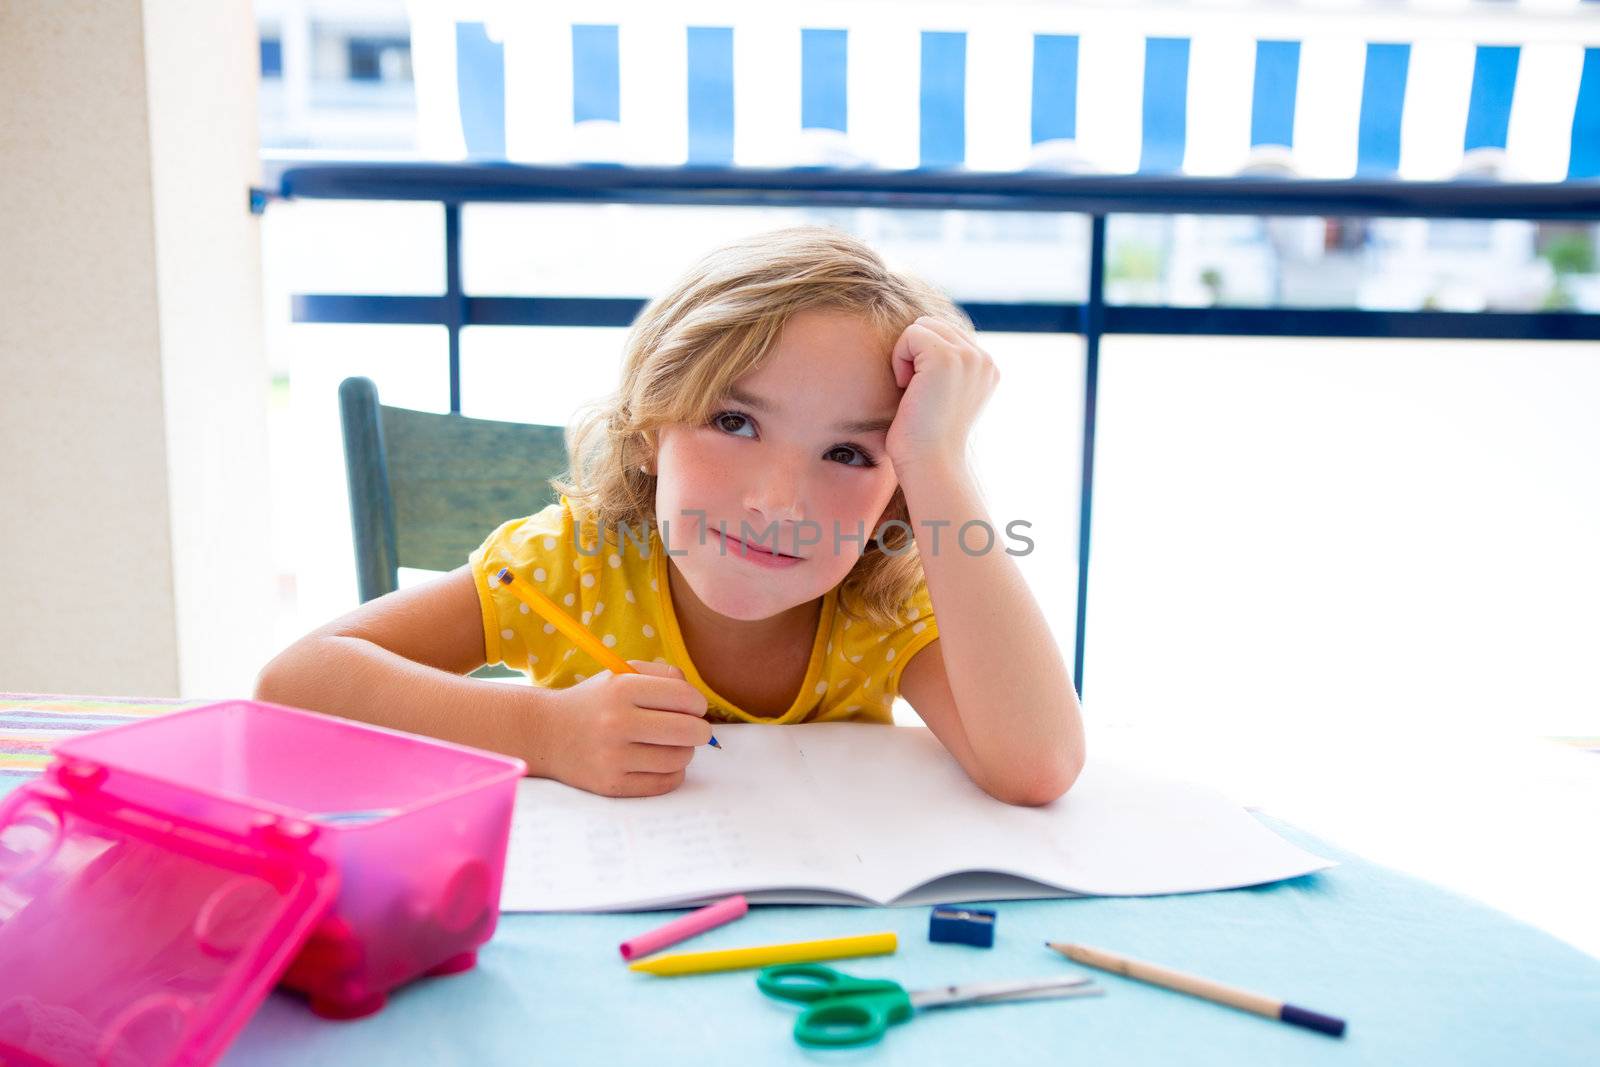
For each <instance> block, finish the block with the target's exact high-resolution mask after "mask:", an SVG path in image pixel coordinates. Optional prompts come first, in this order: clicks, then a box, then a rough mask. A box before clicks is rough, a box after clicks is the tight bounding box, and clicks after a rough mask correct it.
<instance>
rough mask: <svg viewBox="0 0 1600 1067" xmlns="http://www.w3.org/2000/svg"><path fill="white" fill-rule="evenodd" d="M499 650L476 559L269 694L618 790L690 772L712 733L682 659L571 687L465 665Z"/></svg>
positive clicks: (384, 611)
mask: <svg viewBox="0 0 1600 1067" xmlns="http://www.w3.org/2000/svg"><path fill="white" fill-rule="evenodd" d="M485 658H486V653H485V651H484V641H483V621H482V614H481V613H480V611H479V608H478V592H477V590H476V589H475V588H474V587H473V578H472V571H471V568H470V567H462V568H460V569H458V570H455V571H452V572H450V573H449V574H447V575H445V576H443V577H441V578H437V579H435V580H434V581H431V582H428V583H426V584H424V585H419V586H415V587H412V588H409V589H401V590H398V591H396V592H393V593H390V594H388V595H387V596H382V597H379V598H378V599H377V600H373V601H370V602H368V603H366V604H363V605H362V606H361V607H359V608H357V609H356V610H355V611H352V612H350V614H348V615H345V616H343V617H342V618H339V619H336V620H334V621H333V622H331V623H329V624H328V625H326V626H324V627H322V628H321V629H318V630H313V631H312V632H311V633H309V634H307V635H306V636H305V637H302V638H301V639H300V640H298V641H296V642H295V643H294V644H292V645H290V646H289V647H288V648H286V649H284V650H283V652H281V653H279V654H278V656H277V657H276V658H275V659H274V660H273V661H272V662H271V663H268V664H267V665H266V667H265V668H263V669H262V671H261V674H260V676H259V677H258V678H257V679H256V697H257V698H258V699H261V700H267V701H271V702H273V703H277V704H289V705H292V706H294V707H300V708H309V709H310V710H312V711H321V712H326V713H327V714H330V715H342V716H344V717H346V718H350V719H357V720H359V721H361V722H367V723H372V724H373V725H376V726H387V727H390V728H391V729H395V730H406V731H409V732H411V733H417V734H426V735H428V736H430V737H437V738H439V739H441V740H444V741H454V742H456V743H458V744H463V745H472V746H474V747H476V748H486V749H491V750H493V751H495V752H503V753H505V754H506V755H508V756H516V757H517V758H519V759H521V760H522V761H523V762H525V763H527V765H528V773H529V774H531V775H534V776H535V777H540V778H554V779H557V780H559V781H562V782H565V783H566V784H568V785H571V786H576V787H577V788H579V789H587V790H588V791H589V792H591V793H600V794H604V795H606V796H655V795H658V794H661V793H666V792H670V791H671V790H673V789H676V788H677V787H678V786H680V785H682V784H683V780H684V774H685V769H686V768H687V767H688V765H689V762H690V761H691V760H692V759H693V758H694V753H695V749H696V748H698V747H699V746H701V745H704V744H706V742H707V741H709V740H710V739H711V727H710V725H709V724H708V723H707V722H706V721H705V714H706V698H705V696H704V695H702V694H701V693H700V691H699V690H697V689H695V688H694V686H692V685H690V684H689V683H688V682H687V681H685V680H684V677H683V672H682V671H680V670H678V669H677V668H676V667H668V666H663V665H662V664H659V663H645V662H641V661H629V662H631V663H632V664H633V667H634V669H635V670H636V671H637V672H638V673H635V674H620V675H618V674H613V673H612V672H611V671H601V672H599V673H598V674H595V675H594V676H592V677H590V678H586V679H585V680H584V681H583V682H582V683H581V684H580V685H576V686H572V687H570V688H567V689H542V688H540V687H538V686H527V685H506V684H504V683H501V682H494V681H489V680H487V679H482V678H468V677H465V675H466V674H467V672H469V671H474V670H477V669H478V668H479V667H481V666H483V664H484V660H485Z"/></svg>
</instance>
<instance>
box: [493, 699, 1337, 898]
mask: <svg viewBox="0 0 1600 1067" xmlns="http://www.w3.org/2000/svg"><path fill="white" fill-rule="evenodd" d="M717 738H718V740H719V741H721V742H722V743H723V745H724V746H725V748H724V750H723V751H717V750H715V749H702V750H700V751H699V752H698V753H696V755H695V758H694V762H693V763H691V764H690V766H689V773H688V777H687V780H686V781H685V783H684V784H683V785H682V786H681V787H680V788H678V789H677V790H676V791H674V792H672V793H668V794H667V795H665V796H660V797H646V798H634V799H613V798H609V797H600V796H595V795H594V794H592V793H585V792H583V791H582V790H578V789H573V788H571V787H569V786H565V785H561V784H560V783H557V782H553V781H550V780H548V779H525V780H524V781H523V782H522V783H521V784H520V785H519V787H518V789H519V791H518V795H517V807H516V813H515V816H514V818H513V820H512V828H511V845H510V851H509V854H508V856H507V857H506V879H505V886H504V889H503V890H502V894H501V901H500V907H501V910H503V911H635V910H645V909H652V908H668V907H684V906H691V905H697V904H703V903H706V902H708V901H710V900H715V899H719V898H721V897H724V896H728V895H730V894H733V893H744V894H746V896H748V897H749V899H750V900H751V902H752V903H772V904H777V903H799V904H887V905H894V906H909V905H916V904H931V903H940V902H947V901H961V900H969V901H970V900H1002V899H1013V900H1014V899H1028V898H1035V897H1061V896H1076V895H1085V894H1087V895H1113V896H1145V895H1154V894H1161V893H1189V892H1199V891H1203V890H1211V889H1229V888H1235V887H1238V886H1246V885H1258V884H1261V883H1265V882H1273V881H1277V880H1279V879H1283V878H1292V877H1295V876H1297V875H1302V874H1308V873H1310V872H1312V871H1317V870H1322V869H1323V868H1326V867H1330V866H1332V864H1331V863H1330V862H1329V861H1327V860H1325V859H1323V858H1321V857H1320V856H1315V855H1312V854H1311V853H1309V852H1306V851H1304V850H1303V849H1300V848H1298V847H1296V846H1294V845H1292V844H1290V843H1289V842H1287V841H1285V840H1283V839H1282V838H1281V837H1279V836H1278V835H1276V834H1274V833H1272V832H1271V831H1270V830H1268V829H1267V828H1266V827H1264V826H1262V825H1261V824H1260V823H1259V822H1257V821H1256V820H1255V819H1254V818H1252V817H1251V816H1250V815H1249V814H1248V813H1247V812H1245V811H1244V810H1243V809H1242V808H1239V807H1237V806H1236V805H1234V804H1231V803H1230V802H1228V801H1227V800H1225V799H1223V797H1222V796H1221V795H1220V794H1217V793H1214V792H1212V791H1210V790H1208V789H1205V788H1203V787H1200V786H1195V785H1190V784H1186V783H1180V782H1174V781H1168V780H1163V779H1160V778H1154V777H1150V776H1148V775H1144V774H1136V773H1134V772H1131V771H1128V770H1124V769H1120V768H1118V767H1116V766H1113V765H1110V764H1106V763H1102V762H1098V761H1096V760H1094V759H1092V758H1091V759H1090V761H1089V764H1088V766H1087V767H1085V769H1084V771H1083V774H1082V775H1081V776H1080V777H1079V779H1078V781H1077V783H1076V784H1075V785H1074V786H1073V787H1072V789H1071V790H1070V791H1069V792H1068V793H1067V795H1066V796H1064V797H1062V798H1061V799H1060V800H1058V801H1056V802H1055V803H1053V804H1049V805H1047V806H1045V807H1042V808H1022V807H1014V806H1012V805H1008V804H1003V803H1001V802H1000V801H997V800H995V799H993V798H992V797H990V796H988V795H987V794H986V793H984V792H983V791H982V790H981V789H979V788H978V787H977V786H976V785H974V784H973V783H972V781H971V780H970V779H968V778H967V776H966V774H965V772H963V771H962V769H961V767H960V765H959V764H957V763H956V761H955V759H954V758H953V757H951V756H950V754H949V753H948V752H946V751H945V749H944V747H943V746H942V745H940V744H939V742H938V740H937V739H936V738H935V737H934V736H933V735H932V734H931V733H930V732H929V731H928V730H926V729H923V728H921V727H884V726H863V725H860V724H853V723H824V724H816V725H811V726H785V727H771V726H761V725H727V726H724V725H719V726H718V727H717Z"/></svg>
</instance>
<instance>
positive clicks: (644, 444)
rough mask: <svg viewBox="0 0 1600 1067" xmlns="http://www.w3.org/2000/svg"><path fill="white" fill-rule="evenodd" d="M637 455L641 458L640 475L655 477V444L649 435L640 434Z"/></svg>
mask: <svg viewBox="0 0 1600 1067" xmlns="http://www.w3.org/2000/svg"><path fill="white" fill-rule="evenodd" d="M636 455H637V456H638V457H639V473H640V474H644V475H647V476H650V477H654V476H655V473H656V450H655V443H654V442H653V441H652V440H651V439H650V435H649V434H640V435H639V440H638V444H637V446H636Z"/></svg>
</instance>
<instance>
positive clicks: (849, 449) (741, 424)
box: [711, 411, 878, 467]
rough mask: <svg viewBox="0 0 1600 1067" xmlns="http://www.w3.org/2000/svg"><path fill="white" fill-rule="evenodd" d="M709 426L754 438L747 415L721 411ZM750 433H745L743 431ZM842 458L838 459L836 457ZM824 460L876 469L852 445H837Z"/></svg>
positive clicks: (869, 457)
mask: <svg viewBox="0 0 1600 1067" xmlns="http://www.w3.org/2000/svg"><path fill="white" fill-rule="evenodd" d="M711 425H712V426H713V427H715V428H716V429H718V430H720V431H722V432H723V433H725V434H728V435H729V436H731V437H753V436H755V423H753V422H751V421H750V417H749V416H748V415H744V414H741V413H740V412H737V411H721V412H718V413H717V414H715V415H713V416H711ZM746 430H748V431H750V432H749V433H745V432H744V431H746ZM841 456H842V457H843V458H842V459H839V458H838V457H841ZM823 458H824V459H829V460H833V459H837V460H838V462H840V463H843V464H844V465H845V466H847V467H876V466H877V465H878V463H877V461H876V460H874V459H873V458H872V457H871V456H870V455H868V454H867V453H866V452H863V451H862V450H861V449H859V448H857V447H855V446H854V445H837V446H835V447H833V448H830V449H828V451H827V452H826V453H825V454H824V455H823Z"/></svg>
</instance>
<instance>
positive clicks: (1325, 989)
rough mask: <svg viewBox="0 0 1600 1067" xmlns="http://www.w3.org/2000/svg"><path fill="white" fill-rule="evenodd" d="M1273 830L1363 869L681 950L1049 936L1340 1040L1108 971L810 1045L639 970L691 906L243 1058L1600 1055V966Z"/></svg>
mask: <svg viewBox="0 0 1600 1067" xmlns="http://www.w3.org/2000/svg"><path fill="white" fill-rule="evenodd" d="M1265 821H1266V822H1267V823H1268V824H1269V825H1271V826H1272V827H1273V829H1275V830H1277V831H1278V832H1280V833H1282V834H1284V836H1286V837H1288V838H1290V839H1291V840H1294V841H1296V842H1298V843H1300V844H1302V845H1304V846H1305V847H1307V848H1309V849H1311V850H1313V851H1315V852H1318V853H1321V854H1322V855H1325V856H1329V857H1331V858H1335V859H1338V860H1340V861H1341V863H1342V866H1340V867H1337V868H1334V869H1333V870H1331V871H1327V872H1324V873H1321V874H1315V875H1308V876H1306V877H1304V878H1297V879H1294V880H1292V881H1288V882H1282V883H1279V884H1276V885H1271V886H1265V887H1261V888H1256V889H1242V890H1234V891H1231V892H1221V893H1204V894H1194V895H1187V896H1169V897H1155V898H1093V899H1075V900H1053V901H1029V902H1020V903H1018V902H1003V903H999V904H996V905H993V906H994V907H996V908H997V909H998V911H999V917H998V920H997V926H996V932H997V936H996V939H995V947H994V948H993V949H976V948H969V947H966V946H959V945H935V944H931V943H930V942H929V941H928V938H927V924H928V909H926V908H878V909H867V908H833V907H829V908H821V907H803V908H802V907H761V908H754V909H752V910H751V913H750V914H749V915H748V916H747V917H745V918H744V919H742V920H740V921H738V922H736V923H734V924H732V925H730V926H725V927H723V928H721V929H719V930H715V931H712V932H711V933H709V934H706V935H703V936H702V937H700V938H697V939H695V940H694V941H692V942H689V943H686V944H685V945H683V946H680V947H679V949H678V950H687V949H689V948H691V947H692V948H693V949H694V950H700V949H709V948H725V947H732V946H737V945H746V944H761V943H767V942H776V941H791V940H804V939H809V938H817V937H829V936H836V935H842V934H849V933H866V932H871V931H875V930H895V931H897V932H898V933H899V935H900V939H901V940H900V951H899V952H898V953H897V954H895V955H893V956H884V957H877V958H871V959H862V960H853V961H848V962H843V963H840V964H838V966H839V967H840V968H841V969H843V970H846V971H849V972H851V973H857V974H862V975H868V976H883V977H890V978H894V979H897V980H899V981H900V982H902V983H903V984H905V985H906V986H908V987H910V988H920V987H923V986H927V985H938V984H944V983H947V982H959V981H966V980H974V979H999V978H1020V977H1033V976H1041V975H1051V974H1059V973H1062V972H1068V971H1073V972H1076V971H1079V970H1081V968H1078V967H1077V965H1075V964H1072V963H1071V962H1069V961H1067V960H1065V959H1063V958H1062V957H1060V956H1058V955H1057V954H1055V953H1054V952H1051V951H1050V950H1048V949H1046V948H1045V947H1044V942H1045V941H1046V940H1071V941H1078V942H1082V943H1084V944H1089V945H1095V946H1098V947H1102V948H1107V949H1110V950H1113V951H1116V952H1121V953H1123V954H1125V955H1129V956H1135V957H1140V958H1144V959H1148V960H1150V961H1152V962H1157V963H1161V964H1165V965H1167V966H1170V967H1175V968H1178V969H1180V970H1187V971H1190V972H1193V973H1195V974H1200V975H1204V976H1206V977H1209V978H1213V979H1216V980H1217V981H1221V982H1226V983H1229V984H1232V985H1235V986H1240V987H1243V988H1246V989H1252V990H1256V991H1259V992H1262V993H1266V994H1269V995H1271V996H1275V997H1280V998H1282V999H1284V1000H1288V1001H1290V1002H1292V1003H1296V1004H1299V1005H1301V1006H1303V1007H1307V1008H1311V1009H1313V1010H1316V1011H1322V1012H1326V1013H1329V1014H1333V1015H1338V1016H1340V1017H1342V1018H1345V1019H1347V1020H1348V1021H1349V1024H1350V1025H1349V1030H1348V1032H1347V1034H1346V1036H1345V1037H1344V1038H1342V1039H1335V1038H1328V1037H1324V1036H1322V1035H1320V1034H1315V1033H1311V1032H1309V1031H1304V1030H1300V1029H1298V1028H1295V1027H1291V1026H1287V1025H1284V1024H1282V1023H1277V1022H1273V1021H1270V1020H1266V1019H1262V1018H1259V1017H1257V1016H1254V1015H1248V1014H1244V1013H1242V1012H1236V1011H1232V1010H1230V1009H1227V1008H1222V1007H1219V1006H1217V1005H1214V1004H1210V1003H1207V1002H1204V1001H1199V1000H1194V999H1191V998H1189V997H1185V996H1182V995H1179V994H1176V993H1170V992H1167V991H1165V990H1162V989H1156V988H1153V987H1150V986H1145V985H1142V984H1139V983H1136V982H1131V981H1127V980H1125V979H1122V978H1118V977H1117V976H1115V975H1107V974H1099V973H1096V978H1097V980H1098V981H1100V983H1101V984H1102V985H1104V986H1105V987H1107V993H1106V995H1105V996H1103V997H1091V998H1082V999H1078V1000H1065V1001H1056V1002H1050V1001H1043V1002H1035V1003H1021V1004H1008V1005H995V1006H987V1007H974V1008H965V1009H950V1010H945V1011H933V1012H927V1013H924V1014H922V1015H919V1016H915V1017H913V1019H912V1020H911V1022H909V1023H908V1024H905V1025H902V1026H897V1027H894V1028H892V1029H891V1030H890V1032H889V1034H888V1035H887V1037H885V1038H884V1040H883V1041H882V1042H881V1043H880V1044H878V1045H876V1046H873V1047H870V1048H866V1049H859V1050H845V1051H830V1050H824V1051H812V1050H805V1049H802V1048H800V1047H799V1046H798V1045H796V1044H795V1043H794V1041H793V1037H792V1034H791V1027H792V1024H793V1017H794V1009H792V1008H791V1007H789V1006H787V1005H785V1004H781V1003H779V1002H777V1001H771V1000H768V999H767V998H765V997H763V996H762V995H761V994H760V993H759V992H757V990H756V988H755V982H754V977H753V972H747V971H744V972H731V973H727V974H718V975H704V976H697V977H686V978H655V977H652V976H649V975H643V974H636V973H634V972H631V971H629V970H628V969H627V968H626V966H625V965H624V964H623V963H622V961H621V959H620V957H619V956H618V953H617V945H618V943H619V942H621V941H623V940H625V939H626V938H627V937H628V936H630V935H632V934H635V933H638V932H640V931H641V930H644V929H648V928H650V927H652V926H654V925H656V924H657V923H660V922H663V921H665V920H666V919H668V918H671V917H673V916H675V915H678V914H681V912H672V913H659V912H658V913H651V914H643V915H641V914H633V915H561V916H550V915H505V916H502V917H501V922H500V928H499V930H498V932H497V933H496V934H495V937H494V940H493V941H491V942H490V943H489V944H488V945H486V946H485V947H484V949H483V951H482V953H481V955H480V957H479V964H478V967H477V968H476V969H475V970H473V971H469V972H467V973H464V974H460V975H455V976H451V977H448V978H439V979H430V980H425V981H423V982H420V983H417V984H414V985H413V986H411V987H409V988H407V989H404V990H402V991H400V992H398V993H397V994H396V995H395V996H394V997H393V998H391V1000H390V1002H389V1004H388V1006H387V1007H386V1008H384V1010H383V1011H382V1012H380V1013H378V1014H376V1015H373V1016H370V1017H368V1018H366V1019H361V1020H357V1021H354V1022H327V1021H324V1020H322V1019H319V1018H316V1017H315V1016H313V1015H312V1014H311V1013H310V1012H309V1011H308V1010H307V1009H306V1007H305V1005H304V1004H303V1002H301V1001H298V1000H296V999H294V998H293V997H291V996H288V995H285V994H282V993H278V994H274V995H273V996H272V997H271V998H269V999H268V1001H267V1002H266V1003H265V1004H264V1005H263V1006H262V1008H261V1009H260V1011H258V1012H257V1014H256V1016H255V1017H254V1019H253V1020H252V1021H251V1023H250V1024H249V1026H248V1027H247V1028H246V1029H245V1030H244V1031H243V1033H242V1034H241V1035H240V1037H239V1038H238V1040H237V1041H236V1042H235V1043H234V1045H233V1047H232V1048H231V1050H230V1051H229V1053H228V1054H227V1056H226V1057H225V1058H224V1061H223V1062H224V1063H225V1064H227V1065H228V1067H245V1065H254V1064H273V1065H279V1064H286V1063H290V1064H296V1065H298V1067H314V1065H322V1064H326V1065H330V1067H331V1065H339V1067H344V1065H347V1064H358V1063H375V1064H385V1065H399V1064H428V1065H444V1064H463V1065H471V1067H485V1065H492V1064H518V1065H522V1064H562V1065H565V1064H589V1063H596V1064H599V1063H604V1064H607V1065H613V1064H649V1065H651V1067H666V1065H669V1064H678V1063H683V1064H695V1065H697V1067H703V1065H706V1064H721V1063H729V1064H769V1063H771V1064H780V1063H803V1062H808V1061H809V1062H829V1063H847V1062H849V1063H855V1062H865V1061H871V1062H874V1063H885V1064H900V1063H904V1064H929V1063H940V1064H942V1063H970V1064H977V1063H989V1062H1002V1063H1007V1064H1011V1063H1017V1064H1033V1063H1039V1064H1044V1063H1049V1064H1070V1063H1079V1064H1082V1063H1114V1064H1118V1065H1120V1067H1136V1065H1139V1064H1147V1063H1148V1064H1161V1065H1163V1067H1166V1065H1170V1064H1173V1063H1182V1064H1186V1065H1200V1064H1226V1065H1228V1067H1236V1065H1240V1064H1385V1065H1399V1064H1404V1065H1408V1067H1415V1065H1420V1064H1450V1065H1461V1064H1495V1065H1503V1064H1530V1065H1533V1064H1537V1065H1540V1067H1547V1065H1556V1064H1583V1065H1585V1067H1592V1065H1594V1064H1597V1063H1600V960H1596V959H1594V958H1592V957H1590V956H1588V955H1585V954H1584V953H1582V952H1579V951H1578V950H1576V949H1574V948H1571V947H1570V946H1568V945H1566V944H1564V943H1563V942H1560V941H1558V940H1556V939H1555V938H1552V937H1550V936H1548V935H1546V934H1544V933H1542V932H1540V931H1539V930H1536V929H1534V928H1532V927H1530V926H1527V925H1526V924H1523V923H1521V922H1518V921H1517V920H1515V919H1512V918H1509V917H1507V916H1506V915H1504V914H1502V913H1500V912H1497V911H1494V910H1492V909H1490V908H1487V907H1484V906H1483V905H1480V904H1477V903H1475V902H1473V901H1470V900H1467V899H1464V898H1462V897H1459V896H1456V895H1453V894H1451V893H1448V892H1445V891H1443V890H1441V889H1439V888H1437V887H1435V886H1432V885H1430V884H1428V883H1425V882H1421V881H1418V880H1416V879H1414V878H1410V877H1407V876H1404V875H1401V874H1398V873H1396V872H1394V871H1390V870H1387V869H1385V868H1382V867H1377V866H1374V865H1372V864H1369V863H1366V862H1364V861H1362V860H1361V859H1360V858H1358V857H1356V856H1352V855H1349V854H1346V853H1343V852H1341V851H1340V850H1338V849H1334V848H1330V847H1329V846H1327V845H1325V844H1323V843H1321V842H1319V841H1316V840H1315V839H1312V838H1310V837H1308V836H1306V835H1304V834H1302V833H1300V832H1298V831H1296V830H1295V829H1294V828H1292V827H1289V826H1285V825H1283V824H1282V823H1279V822H1276V821H1273V820H1270V819H1269V820H1265Z"/></svg>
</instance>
